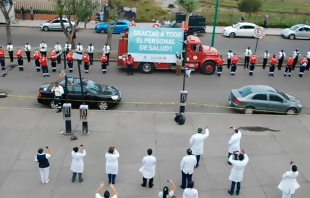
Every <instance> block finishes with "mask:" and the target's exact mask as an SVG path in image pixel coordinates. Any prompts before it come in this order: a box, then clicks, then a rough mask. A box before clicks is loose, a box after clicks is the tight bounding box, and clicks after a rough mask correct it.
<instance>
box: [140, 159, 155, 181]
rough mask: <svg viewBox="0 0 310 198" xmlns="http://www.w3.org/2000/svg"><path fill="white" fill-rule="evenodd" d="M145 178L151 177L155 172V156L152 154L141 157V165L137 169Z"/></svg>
mask: <svg viewBox="0 0 310 198" xmlns="http://www.w3.org/2000/svg"><path fill="white" fill-rule="evenodd" d="M139 171H140V172H141V173H142V175H143V177H144V178H145V179H152V178H154V177H155V173H156V158H155V157H154V156H152V155H148V156H145V157H144V158H143V159H142V167H141V168H140V170H139Z"/></svg>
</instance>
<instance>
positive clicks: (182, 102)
mask: <svg viewBox="0 0 310 198" xmlns="http://www.w3.org/2000/svg"><path fill="white" fill-rule="evenodd" d="M181 42H182V43H183V45H184V48H185V51H184V52H183V54H182V56H183V65H184V71H183V72H184V73H183V86H182V90H181V91H180V113H185V106H186V100H187V91H186V90H185V79H186V77H187V76H189V75H190V73H189V72H190V70H189V69H188V68H186V63H187V41H181Z"/></svg>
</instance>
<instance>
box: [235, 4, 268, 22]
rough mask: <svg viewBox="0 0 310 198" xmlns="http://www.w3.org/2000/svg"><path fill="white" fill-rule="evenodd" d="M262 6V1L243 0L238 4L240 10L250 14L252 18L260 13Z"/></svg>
mask: <svg viewBox="0 0 310 198" xmlns="http://www.w3.org/2000/svg"><path fill="white" fill-rule="evenodd" d="M262 6H263V1H262V0H241V1H240V3H238V10H239V11H240V12H245V13H247V14H249V18H250V17H251V14H252V13H256V12H258V11H260V10H261V8H262Z"/></svg>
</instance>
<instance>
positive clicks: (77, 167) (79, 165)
mask: <svg viewBox="0 0 310 198" xmlns="http://www.w3.org/2000/svg"><path fill="white" fill-rule="evenodd" d="M80 150H82V153H80V152H79V151H80ZM71 156H72V162H71V171H72V183H73V182H75V178H76V174H77V173H78V174H79V182H80V183H82V182H83V180H84V179H83V178H82V173H83V171H84V162H83V157H85V156H86V151H85V148H84V146H83V145H80V146H79V147H74V148H73V151H72V152H71Z"/></svg>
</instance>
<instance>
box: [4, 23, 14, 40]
mask: <svg viewBox="0 0 310 198" xmlns="http://www.w3.org/2000/svg"><path fill="white" fill-rule="evenodd" d="M5 29H6V40H7V43H12V33H11V20H10V19H9V20H8V21H7V22H6V24H5Z"/></svg>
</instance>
